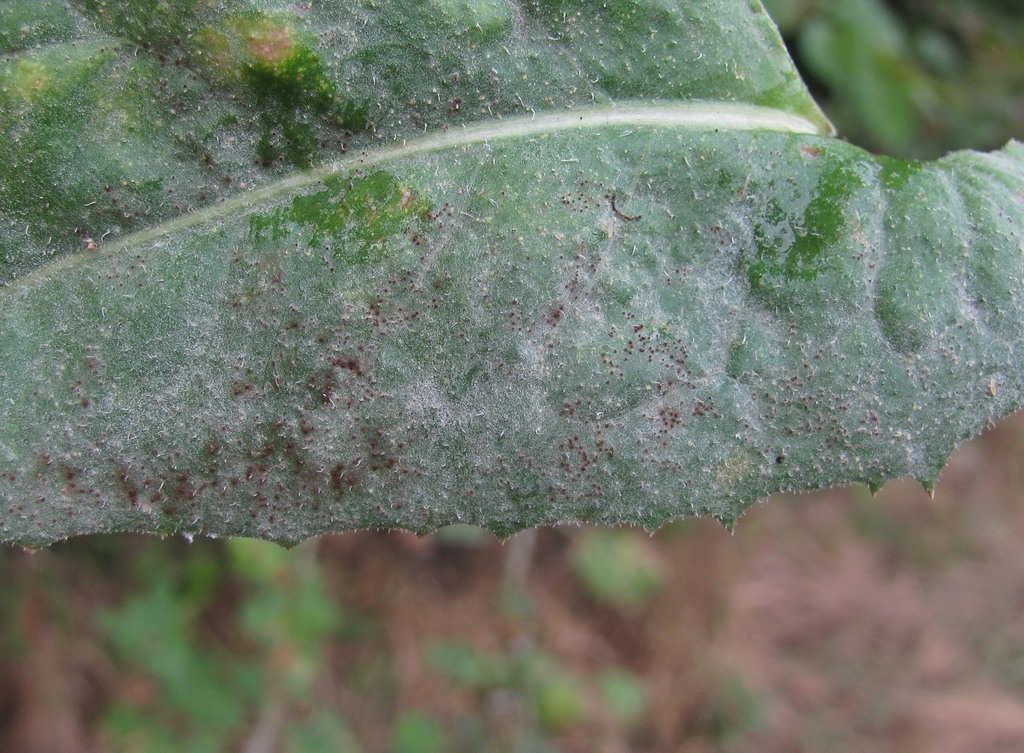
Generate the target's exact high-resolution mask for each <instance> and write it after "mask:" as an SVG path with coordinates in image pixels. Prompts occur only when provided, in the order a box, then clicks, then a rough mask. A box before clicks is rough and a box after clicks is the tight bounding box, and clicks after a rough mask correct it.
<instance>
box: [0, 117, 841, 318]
mask: <svg viewBox="0 0 1024 753" xmlns="http://www.w3.org/2000/svg"><path fill="white" fill-rule="evenodd" d="M615 125H620V126H622V127H623V128H627V129H628V128H629V127H665V128H685V129H689V130H693V131H744V130H746V131H775V132H783V133H797V134H801V133H802V134H808V135H828V134H823V133H822V131H821V129H820V128H819V126H818V125H816V124H815V123H814V122H812V121H811V120H809V119H808V118H805V117H802V116H800V115H795V114H792V113H788V112H785V111H782V110H777V109H773V108H769V107H761V106H758V105H750V104H745V103H731V102H709V101H690V102H666V103H653V104H652V103H629V102H624V103H619V104H615V105H610V106H609V105H602V106H597V107H588V108H575V109H570V110H561V111H555V112H545V113H543V114H539V115H538V114H536V113H533V114H531V115H527V116H520V117H515V118H501V117H500V116H499V117H498V118H497V119H496V120H493V121H487V122H483V123H475V124H472V125H463V126H462V127H461V128H452V129H450V130H449V129H446V130H443V131H435V132H432V133H426V134H424V135H423V136H419V137H417V138H415V139H403V140H402V142H401V143H400V144H398V143H395V144H390V145H387V146H383V147H380V148H379V149H375V150H370V151H365V150H364V151H360V152H358V153H355V154H351V155H349V156H346V157H344V158H342V159H340V160H336V161H333V162H330V163H327V164H325V165H321V166H320V167H316V168H313V169H311V170H308V171H306V172H301V173H295V174H292V175H289V176H287V177H285V178H282V179H280V180H277V181H274V182H273V183H270V184H268V185H265V186H263V187H261V188H258V189H255V190H253V191H249V192H246V193H243V194H240V195H238V196H235V197H233V198H231V199H228V200H227V201H224V202H223V203H221V204H217V205H215V206H211V207H207V208H204V209H200V210H197V211H194V212H190V213H188V214H185V215H182V216H180V217H175V218H174V219H171V220H167V221H165V222H162V223H160V224H158V225H155V226H153V227H151V228H146V229H145V230H140V231H138V232H135V233H132V234H130V235H127V236H124V237H123V238H120V239H117V240H114V241H111V242H109V243H106V244H102V245H100V247H99V248H96V249H93V250H89V251H83V252H80V253H77V254H72V255H70V256H66V257H64V258H62V259H60V260H58V261H55V262H53V263H52V264H49V265H47V266H45V267H42V268H41V269H38V270H36V271H34V272H32V273H30V274H28V275H26V276H25V277H23V278H21V279H20V280H17V281H16V282H14V283H12V284H11V285H9V286H7V287H4V288H0V298H2V297H3V296H5V295H11V294H12V293H13V292H14V291H18V290H25V289H27V288H31V287H33V286H34V285H36V284H38V283H41V282H42V281H44V280H45V279H46V278H48V277H50V276H51V275H53V274H55V273H57V272H59V271H61V270H64V269H67V268H69V267H76V266H78V265H80V264H86V263H89V262H92V261H95V260H96V259H99V258H103V257H107V256H113V255H115V254H117V253H119V252H121V251H123V250H124V249H126V248H131V247H135V246H139V245H143V244H146V243H150V242H152V241H154V240H157V239H159V238H163V237H166V236H169V235H172V234H174V233H176V232H179V231H182V230H186V229H189V228H192V227H195V226H197V225H202V224H204V223H207V222H216V221H217V220H219V219H222V218H225V217H229V216H231V215H232V214H235V213H236V212H242V211H246V210H248V209H251V208H253V207H255V206H257V205H259V204H263V203H267V202H270V201H273V200H274V199H277V198H279V197H281V196H284V195H286V194H289V193H291V192H294V191H298V190H300V189H302V188H305V187H306V186H310V185H313V184H315V183H319V182H321V181H323V180H324V179H325V178H328V177H330V176H331V175H335V174H337V173H343V172H347V171H350V170H353V169H358V168H365V167H372V166H374V165H378V164H380V163H383V162H389V161H393V160H398V159H402V158H406V157H414V156H417V155H420V154H425V153H428V152H434V151H440V150H443V149H453V148H459V147H466V146H471V145H474V144H484V143H488V142H493V141H503V140H508V139H514V138H529V137H533V136H543V135H547V134H552V133H557V132H564V131H570V130H574V129H575V130H585V129H593V128H606V127H609V126H615Z"/></svg>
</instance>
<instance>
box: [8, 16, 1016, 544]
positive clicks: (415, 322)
mask: <svg viewBox="0 0 1024 753" xmlns="http://www.w3.org/2000/svg"><path fill="white" fill-rule="evenodd" d="M0 43H2V44H3V45H4V46H5V50H4V51H5V53H6V54H5V57H4V58H3V59H2V63H0V120H2V122H3V128H2V131H0V133H2V136H0V216H2V220H3V221H2V225H0V265H2V270H0V275H2V277H3V284H4V285H5V287H3V288H0V354H2V358H3V367H4V368H3V369H2V373H0V395H2V397H3V401H4V403H3V408H2V411H3V412H2V414H0V532H2V537H3V539H4V540H8V541H17V542H21V543H23V544H27V545H37V544H45V543H47V542H50V541H53V540H56V539H59V538H63V537H67V536H71V535H76V534H82V533H89V532H94V531H127V530H145V531H154V532H174V531H180V532H185V533H189V534H207V535H246V536H253V537H259V538H268V539H274V540H277V541H282V542H295V541H298V540H301V539H303V538H306V537H308V536H311V535H314V534H317V533H321V532H325V531H337V530H348V529H352V528H359V527H368V526H387V527H400V528H406V529H410V530H415V531H430V530H433V529H435V528H437V527H438V526H441V525H444V524H447V523H451V522H456V521H461V522H467V523H473V524H477V525H481V526H485V527H487V528H490V529H491V530H493V531H495V532H497V533H499V534H502V535H508V534H510V533H512V532H514V531H517V530H520V529H522V528H524V527H528V526H532V525H537V524H542V523H553V522H558V521H567V520H580V519H584V520H590V521H593V522H604V523H612V522H635V523H640V524H642V525H644V526H646V527H648V528H653V527H656V526H658V525H660V524H661V523H663V522H664V521H666V520H669V519H672V518H674V517H678V516H681V515H713V516H715V517H717V518H718V519H720V520H722V521H724V522H726V523H732V522H733V521H735V520H736V519H737V517H738V516H739V515H740V514H741V513H742V511H743V510H744V509H746V507H747V506H749V505H750V504H751V503H752V502H753V501H755V500H757V499H759V498H761V497H763V496H766V495H767V494H770V493H772V492H774V491H778V490H784V489H810V488H818V487H822V486H829V485H834V484H839V483H847V482H851V481H862V482H865V483H867V484H869V485H871V486H872V487H877V486H879V485H881V484H882V483H883V482H884V481H885V480H887V479H889V478H892V477H894V476H899V475H908V474H909V475H913V476H915V477H917V478H919V479H921V480H922V481H923V482H924V483H925V484H926V485H928V486H930V485H931V484H933V483H934V481H935V479H936V477H937V475H938V472H939V470H940V469H941V467H942V465H943V464H944V462H945V460H946V458H947V457H948V455H949V453H950V451H951V450H952V449H953V448H954V447H955V446H956V444H957V443H959V442H960V441H962V440H963V439H964V438H966V437H969V436H972V435H974V434H976V433H977V432H978V431H980V430H981V429H982V428H984V427H985V426H987V425H988V424H989V423H991V422H992V421H993V420H995V419H996V418H998V417H1000V416H1003V415H1005V414H1007V413H1009V412H1010V411H1012V410H1014V409H1016V408H1017V407H1019V405H1020V403H1021V388H1022V386H1024V385H1022V382H1021V378H1020V376H1019V375H1020V373H1021V366H1022V364H1021V357H1020V354H1019V350H1018V347H1017V344H1018V343H1019V342H1021V339H1022V338H1021V335H1022V328H1024V310H1022V305H1024V302H1022V298H1021V293H1020V287H1021V286H1020V281H1021V277H1022V274H1024V256H1022V253H1021V252H1022V250H1024V241H1022V229H1021V228H1022V226H1024V147H1022V146H1021V145H1020V144H1017V143H1015V142H1014V143H1011V144H1009V145H1007V146H1006V148H1005V149H1004V150H1002V151H1001V152H998V153H995V154H990V155H984V154H979V153H970V152H963V153H957V154H954V155H951V156H949V157H947V158H944V159H942V160H939V161H937V162H934V163H919V162H908V161H898V160H892V159H888V158H881V157H874V156H871V155H869V154H867V153H866V152H864V151H862V150H860V149H858V148H856V147H853V146H851V145H849V144H846V143H843V142H841V141H837V140H833V139H831V138H828V136H829V134H830V126H829V125H828V123H827V121H826V120H825V118H824V117H823V116H822V115H821V113H820V111H819V110H818V109H817V107H816V105H815V104H814V102H813V101H812V100H811V99H810V96H809V95H808V94H807V92H806V90H805V88H804V87H803V84H802V83H801V82H800V80H799V78H798V77H797V75H796V73H795V70H794V68H793V66H792V63H791V61H790V60H789V58H788V56H787V55H786V53H785V51H784V48H783V47H782V45H781V42H780V40H779V37H778V34H777V32H776V30H775V28H774V26H773V25H772V22H771V21H770V19H769V18H768V17H767V15H766V14H765V12H764V10H763V9H762V8H761V6H760V5H759V3H757V2H731V1H727V0H703V1H702V2H687V3H679V4H677V3H662V2H655V0H649V1H645V2H612V3H605V4H600V5H596V4H590V3H572V2H544V3H540V2H520V3H510V2H504V1H500V0H475V1H474V2H456V3H451V2H441V1H440V0H438V1H436V2H428V3H421V2H415V3H414V2H399V1H397V0H396V1H394V2H381V3H370V2H366V3H341V2H334V3H317V4H310V5H304V4H292V3H279V4H274V3H269V4H268V3H264V4H261V5H259V6H256V5H250V4H248V3H243V2H234V3H228V2H223V3H202V4H198V5H197V4H195V3H191V2H175V3H163V2H161V3H155V2H143V1H141V0H140V1H139V2H135V3H129V4H127V5H124V4H120V3H118V4H116V5H115V4H111V5H109V6H108V5H107V4H106V3H103V2H83V3H70V4H65V3H57V2H51V3H42V4H37V3H18V2H15V3H9V4H7V5H6V6H5V7H4V8H3V9H0ZM313 165H315V167H310V166H313Z"/></svg>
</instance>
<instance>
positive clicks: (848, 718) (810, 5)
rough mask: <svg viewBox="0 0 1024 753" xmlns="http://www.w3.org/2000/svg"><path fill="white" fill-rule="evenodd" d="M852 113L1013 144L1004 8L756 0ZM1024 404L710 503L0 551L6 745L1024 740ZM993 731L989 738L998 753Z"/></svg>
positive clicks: (974, 140)
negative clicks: (297, 541)
mask: <svg viewBox="0 0 1024 753" xmlns="http://www.w3.org/2000/svg"><path fill="white" fill-rule="evenodd" d="M767 5H768V7H769V10H770V12H771V13H772V14H773V16H774V17H775V18H776V19H777V20H778V22H779V25H780V27H781V29H782V31H783V34H784V36H785V38H786V41H787V44H788V45H789V47H790V49H791V51H792V52H793V54H794V56H795V57H796V59H797V62H798V64H799V65H800V67H801V69H802V70H803V71H804V74H805V76H806V77H807V79H808V81H809V82H810V84H811V86H812V89H813V91H814V93H815V95H816V96H817V97H818V98H819V100H820V101H821V103H822V104H823V106H824V107H825V109H826V110H827V112H828V113H829V115H830V117H831V118H832V119H833V121H834V123H835V124H836V126H837V128H838V130H839V133H840V135H841V136H842V137H843V138H846V139H848V140H850V141H853V142H854V143H857V144H860V145H862V146H864V147H865V148H867V149H870V150H872V151H875V152H882V153H886V154H889V155H894V156H903V157H913V158H931V157H936V156H939V155H941V154H943V153H945V152H947V151H950V150H953V149H959V148H980V149H990V148H996V147H998V146H1001V145H1002V144H1003V143H1005V141H1007V140H1008V139H1009V138H1012V137H1017V138H1021V137H1022V136H1024V7H1022V4H1021V3H1020V2H1018V1H1017V0H1003V1H1002V2H1000V1H998V0H987V1H986V0H901V1H896V0H893V2H890V3H882V2H880V1H879V0H769V1H768V2H767ZM1022 455H1024V422H1022V419H1021V418H1020V417H1019V416H1018V417H1015V418H1014V419H1012V420H1010V421H1008V422H1006V424H1005V425H1003V426H1002V427H1001V428H1000V429H999V430H998V431H997V432H995V433H993V434H990V435H989V436H987V437H985V438H983V439H982V440H980V441H977V442H974V443H972V444H970V445H968V446H967V447H965V448H964V449H962V450H961V451H960V452H959V453H958V454H957V455H956V456H955V457H954V459H953V461H952V463H951V465H950V468H949V469H947V472H946V473H945V474H944V476H943V480H942V481H941V482H940V486H939V490H938V494H937V497H936V498H935V499H934V500H931V499H929V498H928V497H927V496H926V495H924V493H923V492H922V490H920V488H918V487H916V486H915V485H913V484H909V483H902V482H897V483H893V484H890V485H888V486H887V487H886V488H885V489H884V490H883V492H882V493H881V495H879V497H878V498H875V499H871V498H870V497H869V496H868V495H867V493H866V492H865V491H864V490H861V489H852V490H844V491H839V492H832V493H820V494H816V495H809V496H805V497H800V498H792V497H791V498H787V497H781V496H780V497H777V498H775V499H773V500H772V501H771V502H770V503H769V504H768V505H766V506H763V507H759V508H757V509H756V510H754V511H752V512H751V513H750V514H749V515H748V516H747V517H746V518H745V519H744V520H743V521H741V524H740V526H739V530H738V532H737V533H736V534H735V535H732V534H729V533H727V532H725V531H723V530H722V529H720V528H719V527H717V526H716V525H715V524H714V523H711V522H708V521H691V522H683V523H679V524H675V525H672V526H669V527H668V528H666V529H664V530H663V531H661V532H659V533H658V534H657V535H656V536H654V537H650V536H648V535H647V534H645V533H643V532H638V531H632V530H625V529H623V530H607V529H593V528H574V527H567V528H561V529H556V530H541V531H535V532H527V533H525V534H521V535H520V536H518V537H516V538H514V539H513V540H511V541H510V542H507V543H504V544H502V543H500V542H497V541H495V540H494V539H493V537H491V536H490V535H488V534H485V533H482V532H480V531H476V530H473V529H467V528H458V527H457V528H452V529H448V530H446V531H444V532H442V533H440V534H438V535H436V536H433V537H429V538H426V539H416V538H415V537H412V536H409V535H405V534H387V533H379V532H361V533H356V534H349V535H345V536H333V537H325V538H323V539H319V540H314V541H309V542H306V543H305V544H303V545H301V546H299V547H297V548H296V549H295V550H292V551H285V550H283V549H280V548H278V547H276V546H274V545H268V544H262V543H258V542H252V541H245V540H235V541H212V540H197V541H195V542H194V543H191V542H186V541H184V540H180V539H167V540H162V539H154V538H145V537H135V536H116V537H90V538H87V539H82V540H76V541H71V542H68V543H64V544H60V545H57V546H54V547H53V548H52V549H50V550H47V551H41V552H35V553H30V552H24V551H21V550H15V549H0V678H2V681H0V753H7V752H8V751H11V752H13V751H17V752H18V753H34V752H36V751H39V752H40V753H50V752H52V751H58V750H59V751H64V752H65V753H79V752H83V753H84V752H87V751H88V752H92V751H96V752H99V751H125V752H128V751H133V752H134V751H138V752H140V753H141V752H142V751H147V752H149V751H176V750H190V751H240V752H241V753H285V752H288V753H300V752H302V753H306V752H307V751H308V752H310V753H312V752H314V751H336V752H338V753H348V752H350V751H351V752H353V753H355V752H357V751H361V752H367V753H375V752H377V751H392V752H394V753H442V752H446V751H483V752H486V751H502V752H505V751H508V752H514V753H520V752H522V753H527V752H533V751H537V752H540V751H552V752H553V751H564V752H566V753H568V752H570V751H581V752H582V751H587V752H588V753H589V752H590V751H597V752H598V753H601V752H603V751H606V752H608V753H612V752H613V751H680V752H682V751H685V752H687V753H695V752H697V751H739V750H759V751H774V750H778V751H818V750H822V751H824V750H828V751H868V750H870V751H886V750H893V751H896V750H900V751H917V750H920V751H925V750H936V749H943V750H945V751H952V752H953V753H955V751H958V750H963V751H965V752H966V751H976V750H982V749H991V750H1021V749H1024V561H1022V559H1024V555H1022V554H1021V553H1020V552H1022V551H1024V547H1022V546H1021V542H1022V539H1024V512H1022V510H1024V505H1021V504H1020V503H1021V501H1022V499H1021V495H1022V492H1021V489H1022V487H1024V478H1022V477H1021V475H1020V471H1019V469H1018V466H1019V465H1020V463H1019V458H1020V457H1022ZM986 745H995V746H996V747H989V748H986V747H985V746H986Z"/></svg>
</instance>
